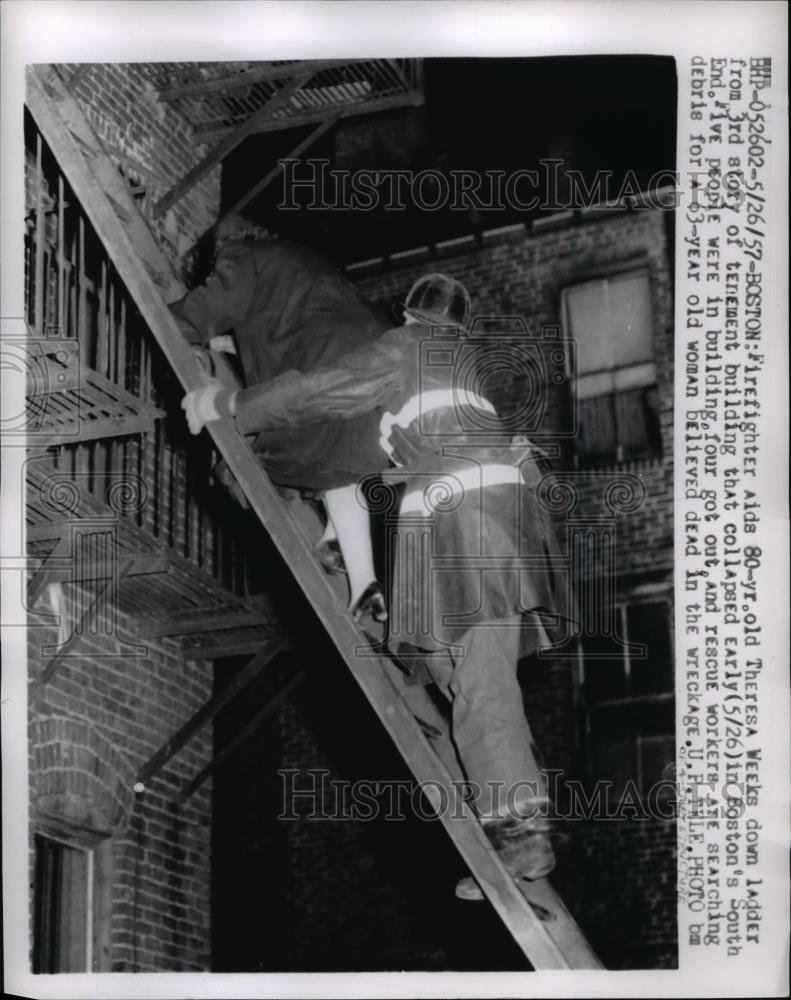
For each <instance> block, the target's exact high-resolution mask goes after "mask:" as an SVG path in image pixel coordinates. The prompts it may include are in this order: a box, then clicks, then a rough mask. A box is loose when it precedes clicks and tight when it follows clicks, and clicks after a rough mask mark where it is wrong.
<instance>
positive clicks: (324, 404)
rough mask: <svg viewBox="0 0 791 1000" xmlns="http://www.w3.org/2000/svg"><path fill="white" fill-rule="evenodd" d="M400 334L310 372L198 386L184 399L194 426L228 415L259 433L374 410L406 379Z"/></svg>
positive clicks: (250, 431)
mask: <svg viewBox="0 0 791 1000" xmlns="http://www.w3.org/2000/svg"><path fill="white" fill-rule="evenodd" d="M398 333H399V331H391V332H390V333H389V334H385V335H384V336H383V337H381V338H380V339H379V340H378V341H376V342H375V343H374V344H371V345H369V346H366V347H364V348H361V349H359V350H357V351H354V352H353V353H351V354H347V355H346V356H345V357H343V358H341V359H340V360H339V361H338V362H337V363H336V364H334V365H332V366H326V367H322V368H317V369H315V370H314V371H312V372H309V373H308V374H302V373H300V372H297V371H288V372H284V373H283V374H282V375H279V376H278V377H277V378H274V379H272V380H271V381H270V382H266V383H265V384H263V385H257V386H252V387H251V388H249V389H241V390H238V391H236V392H231V391H228V390H223V389H222V387H221V386H218V385H207V386H204V387H202V388H201V389H196V390H194V391H193V392H191V393H188V395H187V396H186V397H185V399H184V402H183V404H182V406H183V407H184V409H185V410H186V412H187V419H188V421H189V423H190V430H192V433H193V434H197V433H198V431H199V430H200V429H201V428H202V427H203V426H204V424H206V423H208V422H209V421H210V420H216V419H218V418H219V417H223V416H234V417H236V423H237V426H238V427H239V430H240V431H242V433H244V434H253V433H258V432H259V431H266V430H277V429H279V428H291V427H300V426H303V425H306V424H316V423H321V421H323V420H332V419H341V420H343V419H348V418H350V417H356V416H360V415H361V414H364V413H368V412H370V411H371V410H374V409H376V408H377V406H379V405H380V403H382V402H383V400H385V399H386V398H387V396H388V395H389V394H390V393H391V392H393V391H394V390H396V389H397V388H398V387H399V385H400V384H401V382H402V380H403V378H404V357H403V352H402V350H401V345H400V338H399V337H398V336H396V335H397V334H398ZM194 428H197V429H194Z"/></svg>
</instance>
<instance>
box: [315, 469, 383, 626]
mask: <svg viewBox="0 0 791 1000" xmlns="http://www.w3.org/2000/svg"><path fill="white" fill-rule="evenodd" d="M324 506H325V507H326V508H327V523H328V525H332V529H331V530H334V532H335V536H336V537H337V539H338V544H339V545H340V549H341V552H342V554H343V559H344V562H345V563H346V572H347V573H348V575H349V591H350V599H349V607H350V608H354V607H355V605H356V604H357V603H358V602H359V600H360V598H361V597H362V596H363V594H364V593H365V591H366V590H367V589H368V588H369V587H370V586H371V584H373V583H375V582H376V573H375V571H374V557H373V549H372V546H371V524H370V519H369V515H368V507H367V506H366V504H365V500H364V498H363V497H362V495H361V494H359V492H358V490H357V487H356V485H355V484H353V483H352V484H351V485H349V486H339V487H338V488H337V489H334V490H326V491H325V493H324ZM329 537H332V535H331V534H330V535H328V534H327V531H326V529H325V532H324V535H323V536H322V538H323V539H326V538H329Z"/></svg>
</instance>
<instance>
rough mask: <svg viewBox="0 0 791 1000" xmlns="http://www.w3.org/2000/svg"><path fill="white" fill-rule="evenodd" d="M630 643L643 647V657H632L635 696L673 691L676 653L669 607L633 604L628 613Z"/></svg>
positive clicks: (631, 669)
mask: <svg viewBox="0 0 791 1000" xmlns="http://www.w3.org/2000/svg"><path fill="white" fill-rule="evenodd" d="M626 620H627V629H628V635H629V642H630V644H631V643H638V644H640V645H642V646H643V647H644V655H643V656H639V655H638V654H636V653H632V655H631V656H630V657H629V673H630V676H629V682H630V688H631V691H632V693H633V694H636V695H642V694H654V693H659V692H664V691H672V690H673V650H672V648H671V642H670V619H669V607H668V605H667V604H665V603H664V602H662V603H656V604H633V605H631V606H630V607H629V608H627V612H626Z"/></svg>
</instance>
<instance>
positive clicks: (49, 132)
mask: <svg viewBox="0 0 791 1000" xmlns="http://www.w3.org/2000/svg"><path fill="white" fill-rule="evenodd" d="M27 103H28V107H29V108H30V111H31V113H32V115H33V117H34V118H35V120H36V123H37V125H38V127H39V129H40V130H41V132H42V134H43V135H44V137H45V139H46V140H47V142H48V144H49V146H50V148H51V149H52V150H53V152H54V153H55V155H56V156H57V158H58V160H59V163H60V166H61V169H62V170H63V171H64V173H65V175H66V176H67V177H68V179H69V183H70V184H71V186H72V188H73V189H74V192H75V194H76V196H77V198H78V199H79V200H80V202H81V204H82V206H83V209H84V211H85V213H86V215H87V216H88V218H89V219H90V222H91V224H92V225H93V227H94V229H95V230H96V232H97V234H98V235H99V238H100V239H101V240H102V242H103V244H104V246H105V248H106V250H107V252H108V254H109V255H110V257H111V259H112V260H113V263H114V266H115V267H116V269H117V271H118V274H119V275H120V277H121V279H122V280H123V281H124V283H125V284H126V286H127V288H128V290H129V292H130V294H131V295H132V297H133V299H134V301H135V302H136V304H137V306H138V308H139V310H140V312H141V314H142V316H143V318H144V320H145V321H146V323H147V324H148V326H149V328H150V329H151V331H152V333H153V334H154V336H155V337H156V339H157V341H158V343H159V345H160V347H161V349H162V351H163V353H164V355H165V357H166V359H167V361H168V363H169V364H170V365H171V367H172V368H173V370H174V372H175V373H176V375H177V377H178V378H179V380H180V382H181V384H182V385H183V387H184V388H185V390H187V391H189V390H191V389H195V388H198V387H199V386H201V385H203V384H205V382H206V380H207V375H206V373H205V371H204V370H203V368H202V366H201V365H200V364H199V362H198V360H197V358H196V357H195V354H194V351H193V349H192V347H191V345H190V344H189V343H188V342H187V341H186V339H185V338H184V336H183V334H182V332H181V330H180V328H179V326H178V323H177V322H176V319H175V317H174V316H173V315H172V313H171V312H170V310H169V309H168V306H167V304H166V303H167V302H174V301H176V300H177V299H178V298H180V297H181V296H182V295H183V294H184V292H185V288H184V286H183V284H182V283H181V282H180V281H179V280H178V278H177V277H176V275H175V272H174V270H173V267H172V265H171V263H170V262H169V261H168V259H167V258H166V257H165V255H164V253H163V252H162V250H161V249H160V248H159V246H158V244H157V243H156V241H155V239H154V237H153V234H152V233H151V231H150V229H149V227H148V225H147V223H146V221H145V219H144V218H143V216H142V215H141V214H140V212H139V209H138V207H137V205H136V204H135V203H134V200H133V198H132V196H131V194H130V192H129V191H128V189H127V188H126V185H125V183H124V181H123V179H122V178H121V176H120V175H119V174H118V172H117V170H116V169H115V167H114V166H113V164H112V161H111V160H110V159H109V157H108V156H107V154H106V153H105V152H104V150H103V148H102V146H101V143H100V140H99V139H98V138H97V137H96V136H95V134H94V133H93V130H92V129H91V127H90V125H89V124H88V122H87V120H86V119H85V117H84V115H83V114H82V111H81V110H80V108H79V105H78V104H77V103H76V100H75V99H74V98H73V96H72V95H70V94H69V93H68V91H67V90H66V88H65V87H64V86H63V83H62V81H61V80H60V78H59V76H58V74H57V71H56V70H55V69H54V68H53V67H46V66H39V67H31V68H29V69H28V95H27ZM207 429H208V430H209V432H210V433H211V436H212V438H213V440H214V443H215V445H216V446H217V448H218V450H219V451H220V453H221V454H222V455H223V457H224V458H225V461H226V462H227V464H228V466H229V468H230V469H231V471H232V472H233V473H234V475H235V477H236V479H237V482H238V483H239V486H240V487H241V489H242V491H243V492H244V493H245V495H246V496H247V498H248V501H249V503H250V506H251V507H252V509H253V510H254V511H255V513H256V515H257V516H258V518H259V520H260V521H261V523H262V524H263V525H264V527H265V528H266V530H267V531H268V533H269V535H270V537H271V538H272V541H273V543H274V544H275V546H276V547H277V549H278V550H279V552H280V553H281V555H282V556H283V557H284V559H285V561H286V562H287V564H288V565H289V566H290V568H291V571H292V573H293V575H294V577H295V578H296V580H297V582H298V583H299V585H300V587H301V588H302V590H303V592H304V593H305V596H306V597H307V599H308V601H309V602H310V604H311V605H312V607H313V609H314V611H315V613H316V615H317V616H318V618H319V620H320V622H321V624H322V625H323V627H324V629H325V630H326V632H327V633H328V635H329V636H330V638H331V639H332V641H333V643H334V644H335V646H336V648H337V649H338V652H339V653H340V655H341V657H342V658H343V659H344V661H345V662H346V665H347V667H348V668H349V669H350V670H351V672H352V674H353V676H354V677H355V680H356V681H357V683H358V684H359V686H360V687H361V688H362V690H363V693H364V694H365V696H366V698H367V699H368V701H369V703H370V704H371V706H372V708H373V709H374V711H375V712H376V714H377V716H378V718H379V719H380V721H381V722H382V724H383V725H384V726H385V728H386V730H387V731H388V733H389V735H390V737H391V738H392V739H393V741H394V743H395V744H396V747H397V748H398V750H399V752H400V753H401V756H402V757H403V758H404V760H405V761H406V763H407V764H408V766H409V768H410V770H411V771H412V773H413V774H414V776H415V778H416V779H417V780H418V782H419V783H420V784H421V786H424V787H429V786H433V787H435V788H437V786H441V787H442V788H443V790H444V793H445V801H446V802H447V803H449V804H452V808H448V809H445V810H442V811H441V814H440V820H441V822H442V823H443V825H444V826H445V828H446V830H447V832H448V834H449V835H450V837H451V839H452V840H453V842H454V844H455V845H456V847H457V849H458V850H459V852H460V853H461V855H462V857H463V858H464V860H465V862H466V863H467V865H468V866H469V868H470V870H471V871H472V872H473V874H474V875H475V877H476V879H477V880H478V881H479V883H480V884H481V887H482V888H483V890H484V892H485V893H486V895H487V897H488V898H489V901H490V902H491V904H492V905H493V906H494V908H495V909H496V910H497V912H498V914H499V915H500V917H501V919H502V920H503V922H504V923H505V924H506V926H507V928H508V930H509V931H510V933H511V935H512V936H513V937H514V939H515V941H516V942H517V944H518V945H519V947H520V948H521V949H522V951H523V952H524V954H525V956H526V957H527V958H528V960H529V961H530V962H531V964H532V965H533V967H534V968H536V969H569V968H585V969H590V968H600V967H601V964H600V962H599V960H598V958H597V957H596V956H595V954H594V953H593V951H592V950H591V949H590V946H588V945H587V942H584V938H582V935H581V932H579V929H578V928H576V924H575V923H574V921H573V919H572V918H571V917H570V916H569V917H568V921H566V920H565V919H564V920H562V921H561V923H562V924H563V925H565V924H566V923H569V924H570V925H573V928H575V929H576V933H577V935H578V936H579V937H580V938H581V940H582V941H583V942H584V943H585V946H586V947H576V948H574V949H572V952H573V954H572V955H570V956H568V955H566V954H565V953H564V948H563V946H562V944H561V945H559V944H558V941H557V940H556V939H555V936H556V935H557V929H556V930H555V934H554V935H553V934H552V933H550V931H549V930H548V925H547V923H546V922H545V921H543V920H541V919H540V918H539V917H538V916H537V915H536V913H535V912H534V910H533V909H532V907H530V906H529V905H527V904H526V902H525V899H524V898H523V896H522V894H521V893H520V891H519V889H518V888H517V886H516V884H515V882H514V881H513V880H512V879H511V877H510V876H509V875H508V873H507V872H506V870H505V869H504V867H503V866H502V864H501V863H500V860H499V858H498V856H497V854H496V852H495V851H494V850H493V848H492V847H491V845H490V843H489V841H488V838H487V837H486V835H485V833H484V831H483V829H482V827H481V825H480V824H479V823H478V821H477V819H476V818H475V817H474V815H473V813H472V811H471V810H470V809H469V807H468V806H467V805H466V804H465V803H463V802H462V801H459V802H458V803H457V802H456V798H457V795H458V793H457V791H456V790H455V789H454V788H453V786H452V783H451V782H450V780H449V778H448V775H447V772H444V774H443V772H442V771H440V770H439V769H438V761H437V758H436V756H435V755H434V751H433V750H432V748H431V746H430V745H429V743H428V741H427V740H426V738H425V736H424V735H423V732H422V730H421V728H420V726H419V725H418V723H417V721H416V720H415V718H414V716H413V715H412V713H411V712H409V710H408V709H407V707H406V705H405V704H404V701H403V699H402V698H401V697H400V695H399V693H398V691H397V689H396V687H395V686H394V685H393V683H392V681H391V680H390V678H389V677H388V674H387V670H388V667H387V659H386V658H384V657H376V656H374V655H366V656H364V657H361V656H358V655H357V652H358V650H360V649H361V648H366V649H367V648H369V647H368V644H367V642H366V640H365V638H364V636H363V634H362V633H361V632H360V630H359V629H358V627H357V625H356V624H355V622H354V621H353V619H352V616H351V615H350V614H349V612H348V611H347V610H346V609H345V608H343V607H342V606H341V605H339V603H338V601H337V599H336V596H335V593H334V591H333V589H332V587H331V585H330V583H329V582H328V580H327V578H326V577H325V575H324V574H323V573H322V572H321V571H320V569H319V567H318V565H317V563H316V561H315V557H314V555H313V550H312V546H311V545H310V543H309V542H308V540H307V538H306V537H305V535H304V534H303V533H302V532H301V531H300V530H298V528H297V527H296V526H295V524H294V522H293V519H292V516H291V514H290V513H289V512H288V511H287V505H286V504H284V503H283V501H282V500H281V498H280V497H279V495H278V494H277V492H276V491H275V489H274V487H273V486H272V484H271V482H270V480H269V477H268V476H267V475H266V473H265V472H264V470H263V469H262V467H261V465H260V463H259V461H258V459H257V457H256V456H255V454H254V452H253V451H252V448H251V447H250V444H249V443H248V442H247V440H246V439H245V438H244V437H243V436H242V435H241V434H240V432H239V431H238V430H237V428H236V426H235V424H234V423H233V421H232V420H230V419H225V420H219V421H215V422H212V423H211V424H209V425H208V428H207ZM572 963H573V964H572Z"/></svg>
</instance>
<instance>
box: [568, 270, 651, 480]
mask: <svg viewBox="0 0 791 1000" xmlns="http://www.w3.org/2000/svg"><path fill="white" fill-rule="evenodd" d="M637 275H644V276H645V279H646V282H647V287H648V300H649V320H650V327H649V330H648V338H649V340H650V345H651V355H650V359H647V360H643V361H637V362H632V363H629V364H624V365H613V366H611V367H608V368H601V369H597V370H596V371H592V372H585V373H584V374H579V373H578V369H579V364H578V359H577V354H578V352H577V351H567V352H566V362H565V374H566V378H567V380H568V383H569V386H570V387H571V394H572V400H573V406H574V410H575V412H577V413H578V412H579V405H578V404H579V402H580V401H581V400H587V399H600V400H604V399H608V400H610V401H611V405H610V410H611V416H612V421H613V433H614V445H615V447H614V450H613V451H612V452H607V453H604V454H602V455H600V456H587V455H585V456H580V454H579V451H578V450H577V449H575V453H574V464H575V466H580V465H581V466H584V467H590V466H596V465H621V464H623V463H624V462H628V461H635V460H639V459H642V458H647V457H658V454H657V451H656V450H655V449H653V448H646V449H644V450H643V451H641V452H640V453H635V454H625V453H624V445H623V440H622V436H621V435H620V434H619V427H618V411H617V405H616V402H615V400H616V397H617V396H618V395H619V394H621V393H625V392H628V391H629V390H630V389H644V390H649V389H652V388H658V371H657V365H656V350H655V344H656V330H657V323H656V313H655V309H654V295H653V275H652V272H651V267H650V262H649V260H648V259H647V258H646V257H639V258H635V259H634V260H631V261H629V262H626V261H624V262H621V263H620V264H618V265H616V266H612V267H608V268H597V269H595V270H591V271H587V272H584V273H580V274H578V275H575V277H574V279H573V280H571V281H569V282H567V283H566V284H564V285H563V287H562V288H561V289H560V310H559V312H560V317H561V325H562V328H563V331H564V335H565V336H566V337H568V338H570V339H572V340H575V335H574V331H573V329H572V322H571V314H570V307H569V298H570V293H571V292H572V290H573V289H575V288H580V287H582V286H583V285H593V284H595V283H602V282H609V281H616V280H617V279H619V278H628V277H632V276H637ZM575 342H576V340H575ZM608 377H609V378H610V379H611V381H612V388H608V389H607V390H606V391H603V392H602V391H598V392H596V391H590V390H589V389H587V388H584V387H585V386H586V385H587V386H590V385H591V384H594V383H595V380H597V379H598V380H600V381H601V380H602V379H606V378H608ZM619 382H620V383H621V384H620V385H619V384H618V383H619ZM581 390H582V391H581ZM659 454H661V451H660V452H659Z"/></svg>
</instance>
